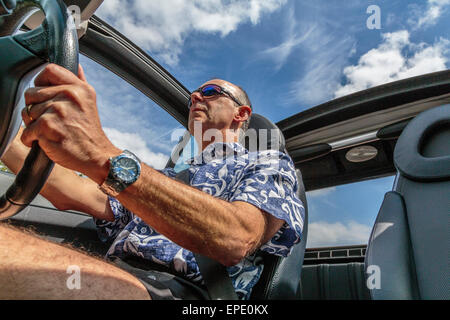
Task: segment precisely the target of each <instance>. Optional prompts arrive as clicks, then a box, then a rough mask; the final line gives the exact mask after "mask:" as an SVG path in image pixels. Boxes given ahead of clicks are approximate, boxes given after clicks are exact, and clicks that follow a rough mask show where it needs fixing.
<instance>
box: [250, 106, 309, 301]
mask: <svg viewBox="0 0 450 320" xmlns="http://www.w3.org/2000/svg"><path fill="white" fill-rule="evenodd" d="M249 129H255V130H257V131H256V132H259V131H258V130H260V129H266V130H267V133H268V134H267V144H266V143H265V141H261V138H262V137H264V136H263V135H259V134H258V140H257V141H258V146H257V148H258V150H265V149H267V150H268V149H277V150H279V151H281V152H284V153H288V152H287V150H286V143H285V139H284V136H283V133H282V132H281V130H280V129H279V128H278V127H277V126H276V125H275V124H274V123H273V122H272V121H270V120H268V119H267V118H265V117H263V116H261V115H259V114H253V115H252V117H251V120H250V123H249ZM264 139H265V137H264ZM244 144H245V147H246V148H247V149H248V150H249V151H252V146H249V145H248V141H246V142H245V143H244ZM253 147H254V146H253ZM296 172H297V179H298V184H299V188H298V194H297V195H298V197H299V199H300V200H301V201H302V202H303V205H304V207H305V220H304V224H303V234H302V239H301V241H300V243H298V244H296V245H295V246H294V247H293V248H292V252H291V254H290V255H289V256H288V257H279V256H275V255H271V254H267V253H265V252H261V253H260V254H259V255H260V256H261V258H262V259H263V261H264V270H263V273H262V275H261V278H260V279H259V281H258V283H257V284H256V285H255V287H254V288H253V290H252V294H251V297H250V299H252V300H254V299H271V300H281V299H283V300H287V299H295V298H296V296H297V289H298V284H299V282H300V276H301V270H302V265H303V258H304V254H305V248H306V239H307V234H308V209H307V202H306V194H305V187H304V185H303V179H302V175H301V172H300V170H298V169H297V170H296Z"/></svg>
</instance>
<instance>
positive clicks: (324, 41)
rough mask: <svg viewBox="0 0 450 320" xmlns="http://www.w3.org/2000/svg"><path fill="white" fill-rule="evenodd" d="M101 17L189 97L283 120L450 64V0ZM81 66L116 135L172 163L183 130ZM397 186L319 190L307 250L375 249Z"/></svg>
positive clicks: (141, 10) (142, 4) (119, 6)
mask: <svg viewBox="0 0 450 320" xmlns="http://www.w3.org/2000/svg"><path fill="white" fill-rule="evenodd" d="M124 2H126V3H127V7H126V8H124V7H123V3H124ZM371 5H376V6H378V8H379V13H380V25H379V27H380V28H379V29H377V28H375V29H369V28H368V25H367V20H368V19H369V18H370V17H371V16H372V14H373V13H374V12H373V11H371V12H369V13H367V9H368V7H369V6H371ZM96 14H97V15H98V16H99V17H101V18H102V19H104V20H106V21H107V22H108V23H110V24H111V25H113V26H114V27H115V28H117V29H118V30H119V31H120V32H122V33H123V34H125V35H126V36H127V37H129V38H130V39H131V40H132V41H134V42H135V43H137V44H138V45H139V46H140V47H141V48H142V49H144V50H145V51H147V52H148V53H149V54H150V55H151V56H152V57H153V58H154V59H156V60H157V61H158V62H159V63H160V64H161V65H162V66H164V67H165V68H166V69H167V70H168V71H169V72H170V73H171V74H173V75H174V76H175V77H176V78H177V79H178V80H179V81H180V82H181V83H183V84H184V85H185V86H186V87H187V88H188V89H189V90H193V89H196V88H197V87H198V86H200V85H201V84H202V83H203V82H205V81H207V80H209V79H211V78H222V79H225V80H228V81H230V82H233V83H236V84H238V85H240V86H242V87H243V88H244V89H246V91H247V92H248V94H249V96H250V99H251V100H252V103H253V106H254V111H255V112H257V113H261V114H263V115H265V116H267V117H268V118H270V119H271V120H272V121H274V122H277V121H279V120H282V119H284V118H286V117H288V116H291V115H294V114H296V113H298V112H301V111H303V110H305V109H308V108H310V107H313V106H315V105H318V104H320V103H323V102H326V101H328V100H330V99H333V98H335V97H339V96H342V95H346V94H349V93H352V92H355V91H359V90H363V89H366V88H369V87H373V86H376V85H379V84H383V83H387V82H391V81H395V80H399V79H403V78H407V77H411V76H415V75H420V74H424V73H429V72H433V71H439V70H444V69H447V68H448V67H449V57H450V52H449V47H450V42H449V37H450V36H449V35H448V34H447V32H446V30H450V19H449V18H450V0H428V1H427V0H422V1H395V0H388V1H354V0H347V1H339V0H316V1H293V0H289V1H288V0H261V1H259V0H249V1H232V0H193V1H181V0H166V1H164V2H161V1H148V0H135V1H119V0H107V1H105V2H104V3H103V4H102V6H101V7H100V9H99V10H98V11H97V13H96ZM372 21H373V20H372ZM81 63H82V64H83V66H84V67H85V69H86V74H87V78H88V81H89V82H90V83H91V84H92V85H93V86H94V87H95V88H96V89H97V93H98V102H99V111H100V117H101V121H102V124H103V126H104V127H105V132H106V133H107V135H108V136H109V137H110V139H111V140H112V141H113V142H114V143H115V144H116V145H118V146H119V147H122V148H124V147H127V148H130V150H133V151H135V152H136V153H137V154H138V155H140V156H141V158H143V159H144V160H145V161H146V162H148V163H151V164H153V165H154V166H155V167H161V166H162V165H163V164H164V163H165V161H166V160H167V157H168V155H169V154H170V150H171V148H172V147H173V145H174V144H175V138H174V135H176V133H177V132H179V131H180V130H179V129H180V128H181V127H180V126H179V124H178V123H177V122H176V121H174V120H173V119H171V118H170V116H168V115H167V114H164V112H162V111H161V110H160V108H158V107H157V106H155V105H154V103H152V102H151V101H149V99H147V98H146V97H145V96H143V95H142V94H141V93H139V92H138V91H137V90H136V89H134V88H132V87H131V86H129V85H128V84H125V83H124V82H123V81H122V80H121V79H119V78H118V77H116V76H115V75H112V74H110V73H109V72H108V71H105V70H104V69H103V68H101V67H99V66H97V65H96V64H95V63H93V62H91V61H89V60H88V59H86V58H82V59H81ZM392 180H393V179H392V178H385V179H380V180H376V181H371V182H363V183H360V184H356V185H349V186H342V187H338V188H331V189H328V190H320V191H316V192H313V193H312V194H310V196H309V199H310V215H311V220H310V223H311V227H310V238H309V239H308V246H310V247H311V246H321V245H340V244H356V243H364V242H366V241H367V239H368V236H369V232H370V229H371V227H372V224H373V222H374V219H375V216H376V213H377V211H378V208H379V206H380V204H381V201H382V199H383V195H384V193H385V192H386V191H387V190H389V189H390V188H391V186H392Z"/></svg>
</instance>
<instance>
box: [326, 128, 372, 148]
mask: <svg viewBox="0 0 450 320" xmlns="http://www.w3.org/2000/svg"><path fill="white" fill-rule="evenodd" d="M377 132H378V131H373V132H369V133H366V134H362V135H359V136H356V137H351V138H347V139H342V140H338V141H335V142H330V143H328V144H329V145H330V146H331V151H336V150H340V149H344V148H348V147H353V146H357V145H360V144H364V143H368V142H372V141H376V140H379V139H378V137H377Z"/></svg>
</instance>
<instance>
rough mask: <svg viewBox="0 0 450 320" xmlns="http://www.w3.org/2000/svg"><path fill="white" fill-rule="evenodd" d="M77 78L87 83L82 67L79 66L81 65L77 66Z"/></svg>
mask: <svg viewBox="0 0 450 320" xmlns="http://www.w3.org/2000/svg"><path fill="white" fill-rule="evenodd" d="M78 78H79V79H80V80H81V81H84V82H87V80H86V75H85V74H84V70H83V67H82V66H81V64H79V65H78Z"/></svg>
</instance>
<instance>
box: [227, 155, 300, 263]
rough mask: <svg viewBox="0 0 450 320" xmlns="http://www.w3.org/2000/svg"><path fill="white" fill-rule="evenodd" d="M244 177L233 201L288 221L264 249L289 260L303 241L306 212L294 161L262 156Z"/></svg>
mask: <svg viewBox="0 0 450 320" xmlns="http://www.w3.org/2000/svg"><path fill="white" fill-rule="evenodd" d="M250 163H251V164H250V165H249V167H248V168H247V170H246V172H245V173H244V175H243V177H242V179H241V180H240V182H239V183H238V185H237V188H236V190H235V192H234V194H233V196H232V198H231V199H230V201H245V202H248V203H250V204H252V205H254V206H256V207H257V208H259V209H261V210H263V211H265V212H267V213H269V214H271V215H273V216H274V217H276V218H278V219H281V220H284V221H285V224H284V225H283V227H282V228H280V230H279V231H278V232H277V233H276V234H275V236H274V237H273V238H272V239H271V240H270V241H269V242H267V243H266V244H264V245H263V246H262V247H261V248H260V249H261V250H263V251H266V252H269V253H271V254H275V255H279V256H288V255H289V254H290V252H291V249H292V247H293V245H294V244H296V243H298V242H299V241H300V240H301V236H302V231H303V221H304V218H305V208H304V206H303V203H302V201H301V200H300V199H299V198H298V196H297V192H298V181H297V175H296V173H295V166H294V163H293V162H292V159H291V158H290V157H289V156H288V155H286V154H284V153H281V152H277V153H275V152H273V151H269V152H265V153H258V156H257V159H255V160H254V161H251V162H250Z"/></svg>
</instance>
